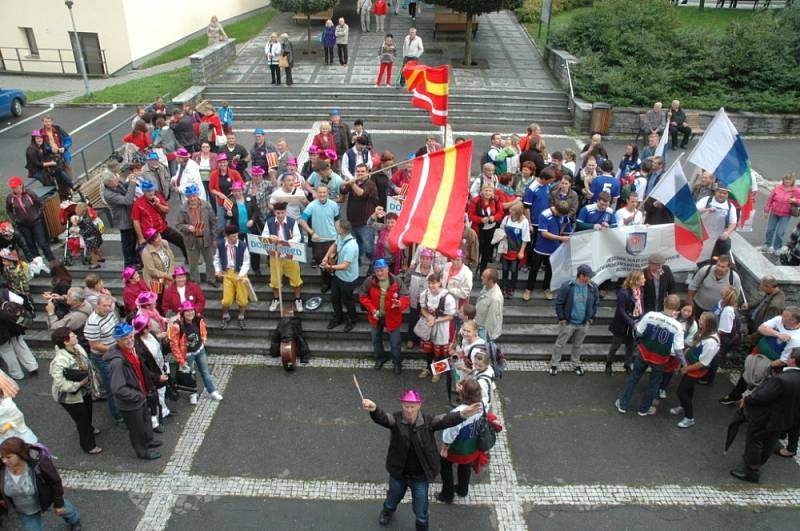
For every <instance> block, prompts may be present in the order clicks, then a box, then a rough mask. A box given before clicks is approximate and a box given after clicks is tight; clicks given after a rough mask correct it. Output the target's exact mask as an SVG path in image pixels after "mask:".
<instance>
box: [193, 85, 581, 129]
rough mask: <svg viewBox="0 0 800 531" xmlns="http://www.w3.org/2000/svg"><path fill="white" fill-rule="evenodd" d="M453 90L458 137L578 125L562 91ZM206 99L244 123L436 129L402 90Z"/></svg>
mask: <svg viewBox="0 0 800 531" xmlns="http://www.w3.org/2000/svg"><path fill="white" fill-rule="evenodd" d="M451 90H452V93H451V95H450V101H449V107H450V108H449V118H450V124H451V126H452V127H453V129H454V130H456V131H459V130H461V131H472V130H478V131H492V130H494V129H497V130H518V131H524V130H525V127H526V126H527V125H528V124H529V123H531V122H532V121H535V122H537V123H539V124H540V125H542V126H543V127H546V128H547V130H548V131H551V132H563V130H564V128H566V127H569V126H570V124H571V122H572V119H571V116H570V113H569V110H568V109H567V103H568V98H567V96H566V95H565V94H564V93H563V92H561V91H555V90H518V89H502V91H499V90H498V91H492V90H487V89H470V88H462V87H458V88H451ZM203 98H205V99H209V100H211V101H213V102H215V103H218V102H220V101H222V100H227V101H228V102H229V103H230V105H231V107H232V108H233V109H234V110H235V112H236V120H237V121H240V122H250V121H254V122H264V121H272V122H275V121H280V122H294V121H298V122H309V121H314V120H320V119H324V118H326V117H327V116H328V112H329V111H330V109H331V108H332V107H339V108H340V109H341V111H342V114H343V115H344V116H346V117H348V119H355V118H361V119H363V120H364V121H366V122H367V123H372V124H375V123H381V124H386V125H388V126H391V127H395V128H398V129H402V128H412V129H419V127H420V124H425V123H428V125H430V123H429V122H427V112H426V111H424V110H422V109H417V108H416V107H412V106H411V104H410V100H411V96H410V95H409V94H408V93H406V92H405V90H402V89H397V88H385V87H381V88H374V87H368V86H367V87H365V86H363V85H362V86H342V85H329V86H326V85H314V86H303V85H295V86H293V87H286V86H281V87H269V90H267V89H266V88H265V87H263V86H261V85H257V84H243V83H239V84H212V85H209V86H208V87H207V88H206V90H205V92H204V93H203ZM384 127H386V126H384ZM431 127H433V126H431Z"/></svg>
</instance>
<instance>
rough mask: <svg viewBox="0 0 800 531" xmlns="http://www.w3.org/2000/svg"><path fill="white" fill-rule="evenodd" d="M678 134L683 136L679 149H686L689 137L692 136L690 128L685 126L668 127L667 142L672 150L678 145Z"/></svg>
mask: <svg viewBox="0 0 800 531" xmlns="http://www.w3.org/2000/svg"><path fill="white" fill-rule="evenodd" d="M678 133H680V134H682V135H683V141H681V147H686V144H688V143H689V137H691V136H692V128H691V127H688V126H685V125H670V126H669V140H670V142H671V143H672V149H675V146H677V145H678Z"/></svg>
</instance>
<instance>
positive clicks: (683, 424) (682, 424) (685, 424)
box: [678, 417, 694, 428]
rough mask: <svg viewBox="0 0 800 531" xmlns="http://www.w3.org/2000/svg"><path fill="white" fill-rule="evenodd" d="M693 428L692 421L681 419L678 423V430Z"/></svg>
mask: <svg viewBox="0 0 800 531" xmlns="http://www.w3.org/2000/svg"><path fill="white" fill-rule="evenodd" d="M692 426H694V419H690V418H686V417H683V419H682V420H681V421H680V422H679V423H678V427H679V428H691V427H692Z"/></svg>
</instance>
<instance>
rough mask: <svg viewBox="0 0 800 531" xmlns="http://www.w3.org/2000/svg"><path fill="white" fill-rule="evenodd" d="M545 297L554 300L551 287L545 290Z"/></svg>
mask: <svg viewBox="0 0 800 531" xmlns="http://www.w3.org/2000/svg"><path fill="white" fill-rule="evenodd" d="M544 298H545V299H547V300H549V301H551V300H553V292H552V291H550V290H549V289H546V290H544Z"/></svg>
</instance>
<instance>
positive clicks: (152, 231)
mask: <svg viewBox="0 0 800 531" xmlns="http://www.w3.org/2000/svg"><path fill="white" fill-rule="evenodd" d="M156 234H159V232H158V230H156V228H155V227H150V228H149V229H147V230H146V231H144V239H145V240H147V241H148V242H149V241H151V240H152V239H153V238H155V237H156Z"/></svg>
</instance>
